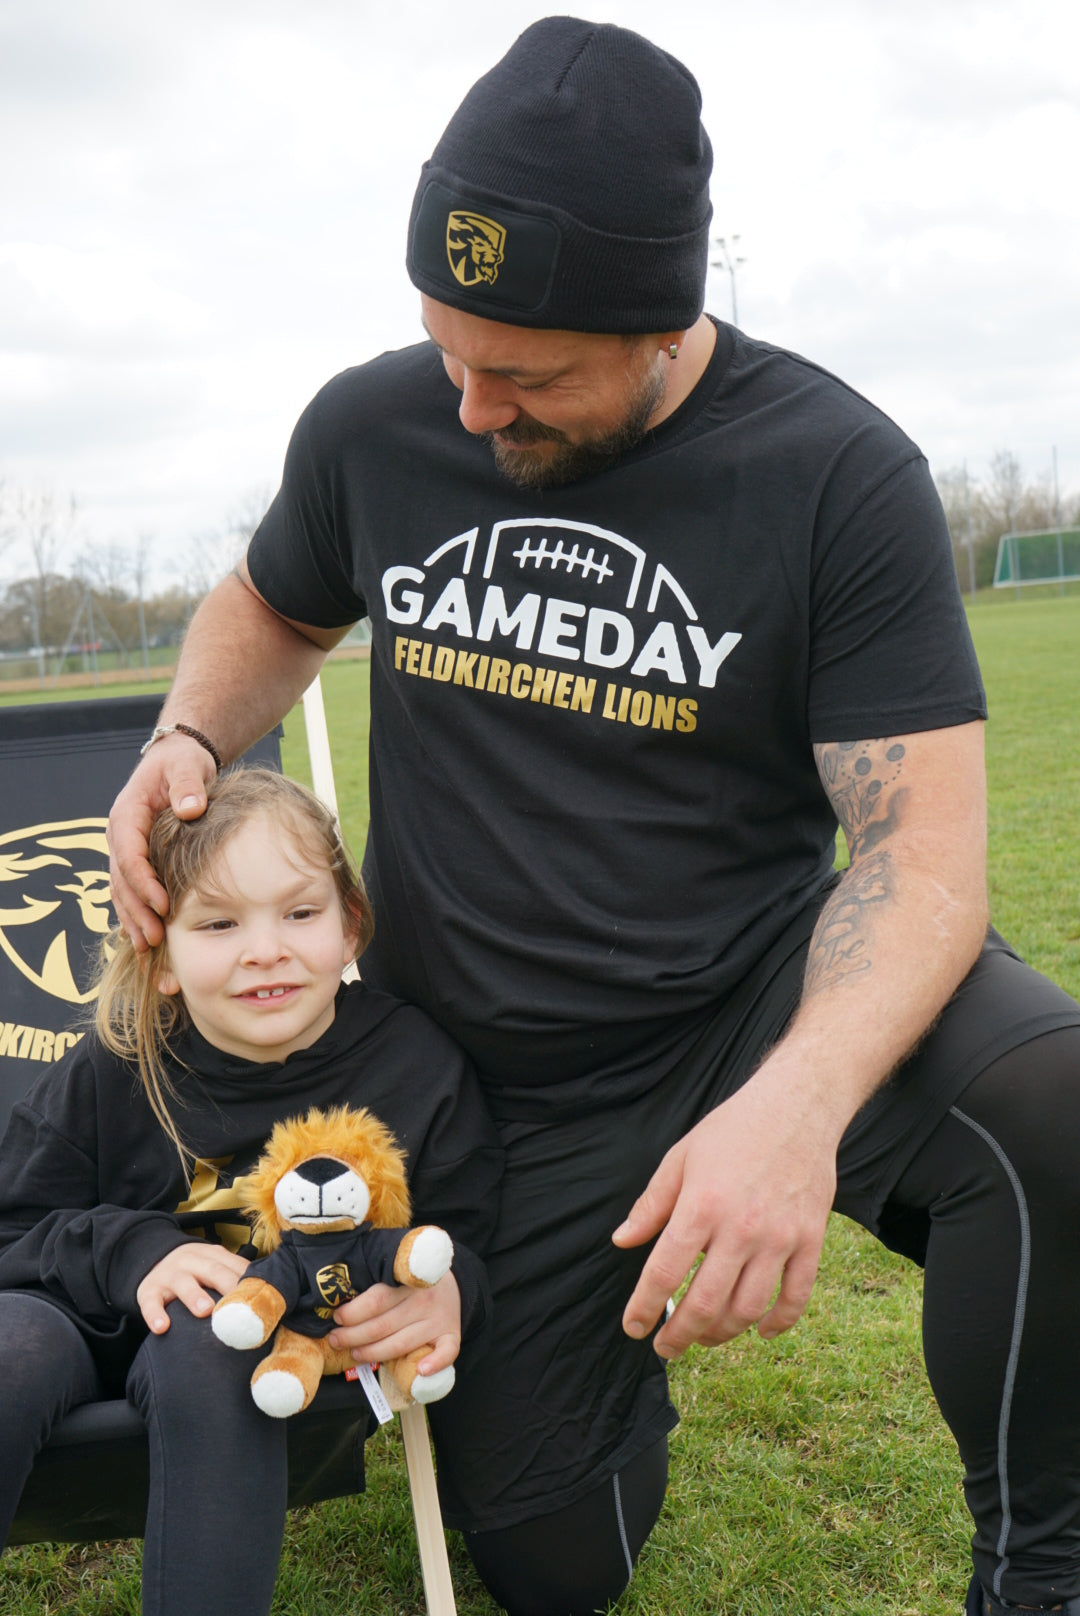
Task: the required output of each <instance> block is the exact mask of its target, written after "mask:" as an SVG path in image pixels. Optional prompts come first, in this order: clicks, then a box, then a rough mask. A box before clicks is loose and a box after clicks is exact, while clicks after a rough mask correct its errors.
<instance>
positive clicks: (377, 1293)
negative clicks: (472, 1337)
mask: <svg viewBox="0 0 1080 1616" xmlns="http://www.w3.org/2000/svg"><path fill="white" fill-rule="evenodd" d="M334 1319H335V1321H336V1326H337V1327H336V1328H335V1329H334V1330H332V1331H331V1333H330V1345H331V1346H332V1347H337V1348H338V1349H343V1350H344V1351H346V1352H351V1353H352V1355H353V1357H354V1358H355V1360H356V1362H357V1363H385V1361H386V1360H387V1359H388V1358H404V1357H405V1355H406V1353H409V1352H415V1351H416V1350H417V1348H418V1347H423V1346H426V1345H427V1343H428V1342H431V1343H432V1350H431V1351H430V1352H429V1353H428V1354H427V1356H426V1358H424V1359H423V1360H422V1362H421V1363H420V1364H418V1365H417V1368H418V1370H419V1373H420V1374H422V1375H434V1374H436V1373H437V1372H438V1371H439V1370H440V1369H448V1368H449V1367H450V1365H451V1364H452V1363H453V1362H454V1361H455V1359H456V1358H457V1355H458V1353H459V1352H460V1351H461V1294H460V1292H459V1291H458V1285H457V1280H456V1279H455V1278H454V1276H453V1274H452V1273H450V1274H444V1275H443V1277H442V1279H440V1280H439V1282H438V1284H436V1285H431V1286H428V1287H427V1288H426V1289H424V1290H413V1289H412V1288H411V1287H409V1286H404V1285H372V1286H371V1287H370V1288H369V1289H368V1290H366V1291H363V1292H362V1293H361V1295H359V1296H357V1297H355V1298H354V1299H353V1301H351V1302H346V1303H345V1304H344V1306H343V1307H339V1308H337V1309H336V1310H335V1312H334Z"/></svg>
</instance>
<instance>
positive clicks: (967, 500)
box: [964, 460, 975, 600]
mask: <svg viewBox="0 0 1080 1616" xmlns="http://www.w3.org/2000/svg"><path fill="white" fill-rule="evenodd" d="M964 514H965V518H966V526H967V553H968V583H969V585H970V586H971V598H972V600H974V599H975V541H974V538H973V536H972V532H971V490H970V488H969V487H968V474H967V461H966V460H965V461H964Z"/></svg>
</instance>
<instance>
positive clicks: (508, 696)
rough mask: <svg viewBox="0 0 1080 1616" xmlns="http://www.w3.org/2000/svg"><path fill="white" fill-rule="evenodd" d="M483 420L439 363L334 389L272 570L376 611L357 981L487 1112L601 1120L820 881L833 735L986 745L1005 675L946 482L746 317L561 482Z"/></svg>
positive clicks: (276, 521)
mask: <svg viewBox="0 0 1080 1616" xmlns="http://www.w3.org/2000/svg"><path fill="white" fill-rule="evenodd" d="M459 397H460V395H459V394H458V393H457V391H456V390H455V389H454V388H453V386H452V385H451V384H450V382H449V381H448V380H447V378H446V376H445V374H444V372H443V368H442V363H441V361H440V359H439V356H438V354H437V353H436V351H435V349H434V347H433V346H432V345H430V344H424V345H421V346H418V347H415V348H410V349H406V350H404V351H402V352H400V353H393V354H387V355H384V356H383V357H381V358H379V359H377V360H374V361H373V362H372V363H370V364H367V365H364V366H361V367H359V368H357V369H353V370H349V371H346V372H344V373H343V374H342V375H340V376H338V377H336V378H335V379H334V380H333V381H332V382H330V383H329V384H328V385H327V386H326V387H325V388H324V389H323V390H322V391H321V392H320V393H319V394H318V395H317V397H316V398H315V399H314V401H313V402H312V403H311V405H309V407H308V409H307V410H306V411H305V413H304V415H303V416H302V417H301V419H300V422H299V424H298V425H297V428H296V431H295V433H294V436H293V439H292V443H291V445H290V448H289V452H288V456H287V460H286V465H285V473H284V478H283V483H282V487H281V490H280V492H279V493H278V495H277V497H276V498H275V500H274V502H273V504H272V505H271V507H270V510H269V511H268V513H267V515H266V517H265V519H264V521H263V523H262V525H261V526H260V528H259V530H258V532H257V533H256V535H255V537H254V539H253V541H252V545H251V550H250V554H249V564H250V568H251V575H252V578H253V580H254V582H255V585H256V587H257V588H258V589H259V591H260V592H261V593H262V595H263V596H264V597H265V598H266V600H267V601H268V602H269V603H270V604H271V605H272V606H274V607H276V608H277V609H278V610H279V611H281V612H283V613H285V614H286V615H287V616H289V617H292V618H294V619H296V620H299V621H301V622H307V623H311V624H316V625H322V626H336V625H341V624H345V623H348V622H351V621H352V620H354V619H356V618H358V617H361V616H364V615H365V614H367V615H370V617H371V620H372V631H373V644H372V663H371V714H372V716H371V771H370V791H371V823H370V831H369V841H368V848H367V855H366V860H365V873H366V876H367V878H368V880H369V882H370V889H371V893H372V898H373V901H374V906H375V912H376V919H377V927H376V938H375V943H374V945H373V947H372V949H371V950H370V951H369V954H368V955H367V956H365V964H364V974H365V979H366V980H369V981H373V982H375V983H376V984H377V985H379V986H382V987H386V988H389V989H391V990H392V991H394V992H395V993H398V994H401V995H402V996H403V997H405V998H408V999H411V1000H413V1001H415V1002H417V1003H419V1004H422V1005H424V1006H425V1007H426V1008H427V1009H428V1010H429V1011H431V1013H432V1014H433V1015H434V1016H435V1017H436V1018H437V1019H438V1020H440V1021H441V1022H442V1024H443V1025H444V1026H445V1027H446V1028H447V1029H448V1030H449V1031H450V1032H451V1033H452V1034H453V1035H454V1036H455V1037H456V1038H457V1039H459V1040H460V1041H461V1042H462V1043H463V1044H464V1045H465V1047H466V1048H467V1049H468V1050H469V1051H470V1053H471V1054H472V1055H473V1057H474V1058H475V1060H476V1061H477V1064H478V1066H479V1068H480V1070H481V1076H482V1078H483V1079H484V1080H485V1081H486V1083H487V1084H488V1085H489V1087H490V1088H492V1089H494V1090H495V1091H496V1092H497V1090H498V1088H499V1087H500V1085H503V1084H509V1085H511V1086H513V1087H515V1088H516V1089H518V1090H520V1089H522V1088H525V1089H527V1088H528V1086H529V1085H545V1086H546V1085H552V1084H554V1085H557V1086H558V1087H559V1088H560V1089H561V1090H562V1091H563V1092H564V1094H565V1098H566V1103H567V1105H569V1106H577V1105H581V1104H584V1105H588V1103H589V1097H590V1095H591V1094H596V1093H599V1092H600V1089H601V1088H602V1089H603V1091H604V1092H610V1083H611V1079H612V1077H613V1075H614V1076H615V1077H616V1078H619V1079H625V1087H626V1091H627V1092H631V1091H633V1090H634V1089H635V1088H641V1087H643V1086H645V1085H647V1084H648V1083H649V1082H652V1081H655V1080H656V1077H657V1076H658V1075H659V1074H660V1070H661V1069H662V1068H663V1067H664V1065H665V1064H666V1063H667V1062H668V1061H669V1060H670V1057H671V1053H672V1050H673V1041H676V1042H677V1041H678V1038H679V1037H680V1036H689V1033H688V1032H686V1029H689V1028H692V1026H693V1024H694V1023H695V1021H696V1019H697V1018H698V1017H700V1015H701V1014H702V1013H703V1012H705V1011H706V1009H707V1007H709V1006H712V1005H715V1004H716V1003H717V1002H718V1001H722V1000H723V999H725V998H726V996H727V995H728V994H729V993H730V992H731V991H732V990H733V988H734V987H735V986H736V985H737V984H738V983H739V982H740V981H741V980H742V979H743V978H744V977H745V976H746V974H747V972H748V971H749V970H750V969H751V968H752V967H753V965H754V964H755V962H757V961H758V960H760V959H761V958H762V956H763V955H764V954H765V953H766V951H767V950H768V949H769V948H770V946H772V945H773V944H774V943H775V942H776V940H777V939H778V938H780V936H781V935H782V934H783V933H784V932H785V931H786V930H787V929H788V928H789V927H790V926H791V924H792V923H793V921H794V920H795V917H797V916H798V915H799V914H800V913H801V912H804V911H805V910H806V909H807V906H808V904H809V902H810V900H811V899H812V898H813V897H814V896H815V894H817V893H818V892H819V891H820V889H821V888H822V886H823V884H824V883H825V882H826V881H827V880H828V879H829V876H830V872H831V869H832V862H833V846H834V837H835V832H836V822H835V818H834V816H833V814H832V811H831V809H830V806H829V803H828V800H827V798H826V796H825V794H824V792H823V790H822V787H821V785H820V782H819V780H818V776H817V771H816V769H815V766H814V760H813V755H812V750H811V747H812V743H814V742H824V741H836V740H844V739H852V740H856V739H865V738H867V737H872V736H882V735H893V734H904V733H906V732H909V731H915V730H923V729H933V728H939V727H944V726H949V725H954V724H960V723H964V722H967V721H968V720H970V719H973V718H977V717H981V716H985V706H984V699H983V694H982V687H981V683H980V679H979V673H978V668H977V665H976V662H975V657H974V652H973V650H972V647H971V642H970V638H969V635H968V632H967V626H966V622H965V619H964V614H963V609H962V605H961V602H960V597H959V592H958V588H957V583H956V577H955V571H954V568H953V563H952V556H951V549H950V545H949V539H948V533H947V529H946V526H945V521H944V516H943V513H942V511H941V506H940V503H939V501H938V499H937V496H936V493H935V491H934V488H933V484H932V482H931V479H930V476H929V472H928V469H927V466H926V463H925V461H924V460H923V458H922V456H921V455H920V453H919V451H918V450H917V448H916V447H915V446H914V445H913V444H912V443H911V442H910V440H909V439H908V438H906V437H905V436H904V434H903V433H902V432H900V431H899V429H898V428H897V427H896V426H894V425H893V423H892V422H891V421H889V420H888V419H887V418H886V417H885V416H883V415H882V414H881V413H880V412H879V411H877V410H876V409H874V408H873V407H872V406H871V405H869V404H868V403H867V402H866V401H865V400H864V399H862V398H861V397H860V396H859V395H858V394H856V393H854V392H853V391H852V390H851V389H850V388H848V387H846V386H844V385H843V384H842V383H841V382H839V381H837V380H836V378H835V377H833V376H830V375H829V374H828V373H826V372H824V371H822V370H821V369H819V368H818V367H816V366H814V365H811V364H809V363H807V362H806V361H805V360H803V359H800V358H798V357H797V356H795V355H792V354H789V353H785V352H783V351H781V350H779V349H776V348H773V347H770V346H768V345H766V344H763V343H758V342H753V341H750V340H749V339H748V338H746V337H744V336H743V335H742V334H741V333H738V332H733V331H731V330H730V329H729V328H727V327H723V326H721V327H720V328H719V332H718V340H717V344H716V349H715V352H714V355H713V358H712V361H711V363H710V365H709V367H708V369H707V371H706V373H705V375H704V376H703V378H702V380H701V381H700V383H699V385H698V386H697V388H696V389H695V390H694V392H693V394H692V395H691V396H690V398H688V399H687V400H686V401H685V403H684V404H683V405H682V406H681V407H680V408H679V409H678V410H677V411H676V412H675V413H674V414H673V415H672V416H670V417H669V418H668V420H666V421H665V422H663V423H662V424H661V426H660V427H659V428H658V429H657V430H656V431H655V432H653V433H651V434H649V435H648V437H647V438H646V439H645V441H644V442H643V443H642V444H641V445H640V446H639V447H638V448H637V449H636V450H634V451H633V452H632V453H630V454H628V455H626V456H624V457H623V458H621V459H620V460H619V461H618V462H617V463H616V464H615V465H614V466H612V467H611V468H609V469H608V470H606V471H604V472H601V473H600V474H598V475H595V476H591V477H588V478H585V479H583V480H581V481H580V482H577V483H574V484H572V485H570V486H568V487H565V488H560V489H553V490H546V491H543V492H539V493H537V492H523V491H520V490H518V489H516V488H515V487H513V486H512V485H511V484H510V483H509V482H507V481H506V480H505V479H504V478H503V477H501V476H500V475H499V474H498V472H497V471H496V469H495V466H494V463H493V459H492V454H491V451H490V449H489V448H488V446H487V445H486V444H485V443H483V442H482V441H481V440H479V439H476V438H473V437H471V436H470V435H469V434H468V433H467V432H466V431H465V430H464V429H463V428H462V426H461V424H460V422H459V420H458V416H457V408H458V403H459ZM680 1028H681V1029H683V1030H684V1031H683V1033H682V1034H680V1033H679V1032H678V1030H677V1029H680ZM598 1079H602V1080H603V1081H602V1083H600V1084H599V1086H598ZM548 1098H550V1096H549V1097H548Z"/></svg>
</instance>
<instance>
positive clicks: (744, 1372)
mask: <svg viewBox="0 0 1080 1616" xmlns="http://www.w3.org/2000/svg"><path fill="white" fill-rule="evenodd" d="M971 623H972V630H973V633H974V636H975V641H976V646H977V649H978V651H979V655H980V659H981V661H982V665H983V671H984V675H985V678H986V683H987V689H988V694H989V698H990V707H991V715H992V718H991V724H990V726H989V730H988V736H987V742H988V758H989V774H990V799H991V820H990V871H991V889H992V904H993V915H994V920H995V923H996V924H997V925H998V927H999V928H1000V929H1001V930H1002V931H1003V932H1004V933H1005V934H1006V935H1007V936H1008V937H1010V938H1011V940H1012V941H1013V942H1014V943H1015V944H1016V945H1017V946H1018V947H1019V948H1020V949H1021V951H1022V952H1024V953H1025V954H1026V956H1027V957H1028V959H1030V960H1031V962H1032V963H1033V964H1035V965H1037V966H1038V967H1039V968H1040V969H1043V970H1045V971H1047V972H1048V973H1049V974H1051V975H1053V976H1054V977H1056V979H1057V980H1058V981H1060V982H1061V983H1062V984H1063V985H1064V986H1065V987H1066V988H1068V990H1069V991H1070V992H1071V993H1073V994H1074V995H1078V996H1080V905H1078V901H1077V899H1078V895H1080V894H1078V888H1080V875H1078V871H1077V849H1078V847H1080V748H1078V746H1077V738H1078V736H1077V722H1076V709H1077V690H1078V688H1080V597H1077V596H1076V595H1072V596H1068V597H1066V598H1064V599H1054V598H1048V599H1044V600H1025V601H1023V602H1022V603H1020V604H1019V605H1018V606H1010V605H1009V604H1008V603H1006V602H1002V601H1001V600H1000V597H999V598H998V600H996V601H995V602H994V603H993V605H992V606H987V607H986V608H983V607H982V606H980V605H976V607H975V608H974V609H973V611H972V613H971ZM367 672H368V670H367V665H366V664H365V663H347V664H338V665H332V666H330V667H329V668H328V669H327V671H326V674H325V676H324V686H325V694H326V703H327V710H328V721H329V724H330V730H331V738H332V741H333V745H334V750H335V754H336V757H337V759H338V763H337V783H338V795H339V801H340V805H341V809H342V818H343V821H344V825H345V829H346V834H347V835H348V837H349V839H350V841H351V842H352V844H353V846H354V847H355V848H357V849H359V848H360V847H361V846H362V842H363V831H364V824H365V819H366V796H367V773H366V769H367V763H366V744H365V736H366V709H367V699H366V698H367ZM91 693H92V692H91ZM285 762H286V767H287V768H288V770H289V771H290V772H291V773H295V774H297V775H298V776H300V777H304V775H305V766H304V758H303V729H302V721H301V720H300V717H299V714H298V713H297V714H293V715H292V717H291V718H290V720H289V721H288V723H287V725H286V740H285ZM920 1289H921V1286H920V1276H919V1273H918V1271H917V1270H916V1269H915V1268H913V1267H912V1266H911V1265H910V1264H908V1263H906V1262H904V1261H903V1259H901V1258H898V1257H894V1256H892V1255H890V1254H889V1253H888V1252H884V1251H882V1250H880V1249H879V1248H878V1247H877V1246H876V1245H875V1243H874V1242H873V1241H872V1240H870V1239H869V1237H867V1236H866V1235H864V1234H863V1233H862V1231H861V1230H859V1229H857V1228H855V1227H854V1226H853V1225H851V1224H850V1223H847V1222H846V1221H845V1220H843V1219H841V1218H834V1219H833V1221H832V1226H831V1229H830V1234H829V1239H828V1243H827V1246H826V1252H825V1258H824V1263H823V1266H822V1272H821V1277H820V1280H819V1283H818V1286H817V1289H816V1291H815V1293H814V1296H813V1298H812V1301H811V1304H810V1307H809V1309H808V1311H807V1314H806V1317H805V1318H804V1319H803V1321H802V1322H801V1323H800V1324H799V1326H798V1327H797V1328H796V1329H795V1330H793V1331H792V1332H790V1334H788V1335H786V1336H783V1337H781V1338H780V1339H779V1340H778V1341H775V1342H772V1343H770V1344H765V1343H763V1342H761V1341H759V1340H758V1339H757V1338H756V1337H752V1336H747V1337H743V1338H742V1339H741V1340H739V1341H737V1342H734V1343H732V1344H731V1345H729V1346H728V1347H726V1348H724V1349H721V1350H719V1351H716V1352H706V1351H700V1350H693V1351H691V1352H690V1353H689V1354H688V1355H687V1357H686V1358H685V1359H684V1360H683V1361H682V1362H681V1363H680V1364H678V1365H677V1366H676V1367H675V1368H674V1370H673V1373H672V1381H673V1386H674V1395H675V1400H676V1402H677V1404H678V1406H679V1408H680V1411H681V1413H682V1417H683V1419H682V1425H681V1426H680V1428H679V1430H678V1431H677V1432H676V1433H675V1435H674V1437H673V1439H672V1447H671V1453H672V1469H671V1487H670V1492H669V1496H668V1501H667V1504H666V1506H665V1508H664V1512H663V1514H662V1516H661V1519H660V1522H659V1525H658V1527H657V1529H656V1531H655V1533H654V1535H653V1537H652V1540H651V1541H650V1543H649V1545H648V1547H647V1548H646V1550H645V1552H644V1554H643V1555H642V1558H641V1561H640V1563H639V1567H638V1571H637V1574H636V1576H635V1579H634V1583H633V1586H632V1588H631V1589H630V1591H629V1592H628V1593H627V1595H626V1596H625V1597H624V1599H623V1600H622V1601H621V1603H620V1605H619V1612H620V1616H736V1613H737V1616H825V1613H828V1616H832V1613H837V1616H959V1612H960V1609H961V1605H962V1600H963V1591H964V1588H965V1587H966V1584H967V1579H968V1576H969V1570H968V1561H967V1548H966V1545H967V1540H968V1536H969V1532H970V1528H969V1524H968V1519H967V1514H966V1511H965V1509H964V1505H963V1499H962V1496H961V1491H960V1473H959V1465H958V1462H957V1459H956V1455H955V1452H954V1449H953V1446H952V1441H951V1438H950V1437H949V1435H948V1432H947V1431H946V1429H945V1427H944V1425H943V1424H942V1422H941V1420H940V1417H939V1416H938V1414H937V1412H936V1410H935V1408H934V1405H933V1401H932V1399H931V1396H930V1392H929V1388H928V1386H927V1383H926V1377H925V1374H924V1371H923V1368H922V1360H921V1354H920V1347H919V1307H920ZM368 1463H369V1490H368V1493H367V1495H366V1496H365V1497H364V1498H361V1499H357V1500H346V1501H337V1502H334V1503H331V1504H325V1505H321V1506H318V1507H316V1508H313V1509H309V1510H304V1511H300V1512H297V1513H296V1514H295V1515H293V1516H292V1517H291V1518H290V1524H289V1531H288V1538H287V1543H286V1548H285V1553H284V1556H283V1560H282V1566H281V1572H280V1576H279V1583H278V1594H277V1598H276V1601H275V1605H274V1612H275V1616H331V1613H333V1616H340V1613H342V1612H349V1613H350V1616H375V1613H376V1612H378V1613H380V1616H388V1613H394V1616H419V1613H421V1612H422V1611H423V1609H424V1603H423V1591H422V1586H421V1583H420V1578H419V1570H418V1564H417V1560H416V1554H415V1546H414V1538H413V1531H412V1519H411V1513H410V1508H409V1500H408V1491H407V1487H406V1484H405V1479H404V1464H403V1461H402V1457H401V1452H400V1448H399V1445H398V1438H397V1437H396V1435H395V1434H393V1433H392V1432H391V1433H389V1434H384V1435H381V1436H379V1437H377V1438H375V1439H374V1440H373V1441H372V1442H371V1443H370V1444H369V1455H368ZM238 1529H242V1524H241V1523H238ZM451 1561H452V1565H453V1568H454V1578H455V1586H456V1591H457V1603H458V1610H459V1612H460V1616H493V1613H494V1611H495V1607H494V1606H493V1605H492V1603H491V1601H490V1600H489V1599H488V1598H487V1597H486V1595H485V1594H484V1593H483V1591H482V1589H481V1588H480V1586H479V1584H478V1582H477V1580H476V1578H475V1576H474V1575H473V1573H472V1571H471V1568H470V1566H469V1563H468V1560H467V1558H466V1556H465V1555H464V1552H463V1550H462V1547H461V1544H460V1542H459V1541H458V1540H457V1539H456V1538H453V1537H452V1538H451ZM138 1608H139V1592H138V1546H137V1545H133V1544H121V1545H112V1546H102V1545H97V1546H94V1547H91V1548H86V1549H79V1548H67V1547H57V1548H47V1547H39V1548H33V1549H17V1550H12V1551H10V1552H9V1553H8V1555H7V1556H6V1557H5V1558H4V1560H3V1561H2V1562H0V1613H2V1616H47V1613H52V1612H57V1611H64V1612H70V1613H73V1616H74V1613H78V1616H120V1613H122V1612H123V1613H131V1616H134V1613H135V1612H137V1611H138ZM197 1609H198V1600H197V1598H195V1597H193V1602H192V1610H193V1611H196V1610H197Z"/></svg>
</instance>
